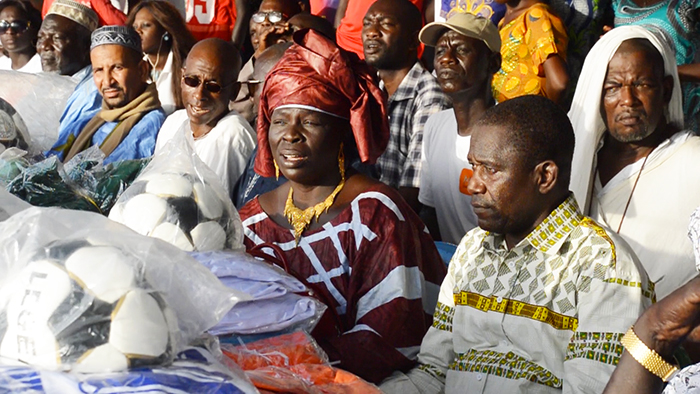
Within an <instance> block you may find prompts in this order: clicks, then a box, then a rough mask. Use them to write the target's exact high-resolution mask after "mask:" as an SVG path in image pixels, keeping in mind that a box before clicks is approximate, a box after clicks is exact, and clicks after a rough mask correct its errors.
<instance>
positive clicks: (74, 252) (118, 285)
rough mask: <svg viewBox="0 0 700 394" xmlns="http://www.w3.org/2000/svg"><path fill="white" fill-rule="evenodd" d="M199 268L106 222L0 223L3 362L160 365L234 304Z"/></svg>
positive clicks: (73, 215) (66, 217) (17, 218)
mask: <svg viewBox="0 0 700 394" xmlns="http://www.w3.org/2000/svg"><path fill="white" fill-rule="evenodd" d="M237 300H238V296H237V294H236V293H235V292H234V291H232V290H229V289H227V288H226V287H225V286H223V285H222V284H221V282H220V281H219V280H218V279H216V277H214V276H213V275H212V274H211V273H210V272H209V271H208V270H207V269H206V268H205V267H202V266H201V265H200V264H199V263H197V262H196V261H195V260H193V259H192V258H191V257H189V256H188V255H187V254H186V253H183V252H182V251H180V250H178V249H177V248H175V247H173V246H172V245H169V244H167V243H165V242H162V241H160V240H156V239H153V238H148V237H144V236H142V235H139V234H136V233H134V232H133V231H131V230H130V229H128V228H126V227H124V226H121V225H119V224H116V223H114V222H113V221H110V220H109V219H107V218H105V217H104V216H101V215H98V214H94V213H90V212H80V211H72V210H65V209H57V208H37V207H33V208H29V209H27V210H24V211H21V212H19V213H17V214H15V215H13V216H12V217H10V218H9V219H7V220H6V221H4V222H2V223H0V356H1V357H4V358H8V359H13V360H17V361H21V362H24V363H27V364H30V365H33V366H37V367H40V368H44V369H50V370H64V371H65V370H71V371H75V372H105V371H120V370H124V369H127V368H131V367H139V366H146V365H160V364H166V363H168V362H170V361H171V360H172V357H173V356H174V354H176V353H177V352H178V351H179V350H181V349H182V348H183V347H184V346H185V345H186V344H188V343H189V342H190V341H192V340H193V339H194V338H196V337H198V336H199V335H201V334H202V333H203V332H204V331H205V330H207V329H208V328H210V327H212V326H213V325H214V324H216V323H217V322H218V321H219V319H220V318H221V317H222V316H223V315H224V314H225V313H226V312H228V310H229V309H231V307H232V306H233V305H234V304H235V303H236V302H237Z"/></svg>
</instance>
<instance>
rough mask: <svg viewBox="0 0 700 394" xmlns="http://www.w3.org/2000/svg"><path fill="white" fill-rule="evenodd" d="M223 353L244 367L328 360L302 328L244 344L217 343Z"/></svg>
mask: <svg viewBox="0 0 700 394" xmlns="http://www.w3.org/2000/svg"><path fill="white" fill-rule="evenodd" d="M221 350H222V351H223V353H224V355H226V356H227V357H228V358H230V359H231V360H233V361H234V362H235V363H236V364H238V366H239V367H241V369H242V370H244V371H250V370H254V369H258V368H262V367H267V366H270V365H274V366H279V367H286V366H290V365H296V364H301V363H310V364H324V363H327V362H328V358H327V357H326V355H325V353H323V350H321V349H320V348H318V345H317V344H316V341H314V340H313V339H312V338H311V337H309V335H308V334H306V333H305V332H303V331H297V332H293V333H291V334H283V335H279V336H276V337H271V338H267V339H261V340H259V341H255V342H251V343H247V344H245V345H239V346H233V345H229V344H223V345H221Z"/></svg>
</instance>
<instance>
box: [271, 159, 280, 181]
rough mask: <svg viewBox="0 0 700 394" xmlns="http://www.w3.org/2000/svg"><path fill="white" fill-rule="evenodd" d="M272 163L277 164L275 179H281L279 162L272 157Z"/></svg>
mask: <svg viewBox="0 0 700 394" xmlns="http://www.w3.org/2000/svg"><path fill="white" fill-rule="evenodd" d="M272 164H274V165H275V179H276V180H278V181H279V180H280V168H279V167H278V166H277V162H276V161H275V159H272Z"/></svg>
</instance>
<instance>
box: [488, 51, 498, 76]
mask: <svg viewBox="0 0 700 394" xmlns="http://www.w3.org/2000/svg"><path fill="white" fill-rule="evenodd" d="M489 52H490V51H489ZM500 69H501V54H500V53H496V52H490V55H489V73H491V74H495V73H497V72H498V70H500Z"/></svg>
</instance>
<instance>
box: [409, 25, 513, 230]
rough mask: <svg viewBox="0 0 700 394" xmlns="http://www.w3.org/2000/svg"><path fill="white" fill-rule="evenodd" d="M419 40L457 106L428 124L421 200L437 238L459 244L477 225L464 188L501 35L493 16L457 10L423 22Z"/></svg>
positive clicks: (489, 99) (489, 100)
mask: <svg viewBox="0 0 700 394" xmlns="http://www.w3.org/2000/svg"><path fill="white" fill-rule="evenodd" d="M420 40H421V41H422V42H423V43H424V44H425V45H428V46H432V47H435V63H434V67H435V74H436V76H437V81H438V84H439V85H440V88H441V89H442V91H443V92H444V93H445V94H446V95H447V96H448V97H450V99H451V100H452V102H453V108H452V109H447V110H444V111H440V112H437V113H435V114H433V115H431V116H430V118H428V121H427V122H426V125H425V130H424V133H423V134H424V135H423V155H422V159H421V160H422V163H421V178H420V188H419V190H420V191H419V194H418V200H419V201H420V202H421V204H423V207H424V215H423V219H424V221H425V222H426V225H428V228H429V229H430V233H431V234H432V235H433V238H435V239H438V240H442V241H446V242H449V243H452V244H458V243H459V241H460V240H461V239H462V237H463V236H464V234H466V233H467V231H469V230H471V229H472V228H474V227H476V225H477V223H476V216H475V215H474V211H473V210H472V208H471V205H470V204H471V196H470V195H469V193H468V192H467V188H466V184H467V182H468V181H469V177H470V176H471V173H472V167H471V165H470V164H469V163H468V162H467V153H468V152H469V143H470V141H471V126H472V125H473V124H474V123H475V122H476V121H477V120H479V118H480V117H481V115H482V114H483V113H484V112H485V111H486V110H487V109H489V108H490V107H492V106H494V105H495V102H494V99H493V96H492V94H491V77H492V76H493V74H494V73H496V72H497V71H498V70H499V68H500V65H501V52H500V48H501V38H500V36H499V35H498V29H497V28H496V26H495V25H494V24H493V23H492V22H491V21H490V20H489V19H486V18H482V17H479V16H475V15H472V14H455V15H454V16H452V17H450V19H448V20H447V21H446V22H434V23H430V24H428V25H427V26H425V28H423V30H421V32H420Z"/></svg>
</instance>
